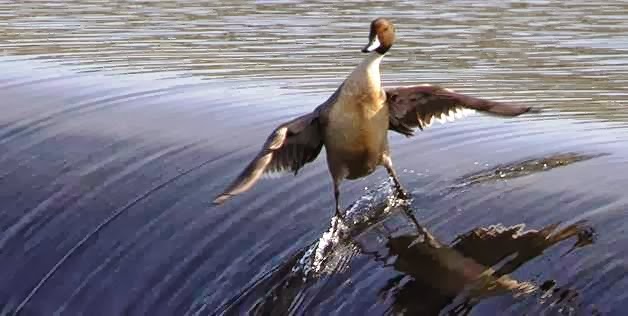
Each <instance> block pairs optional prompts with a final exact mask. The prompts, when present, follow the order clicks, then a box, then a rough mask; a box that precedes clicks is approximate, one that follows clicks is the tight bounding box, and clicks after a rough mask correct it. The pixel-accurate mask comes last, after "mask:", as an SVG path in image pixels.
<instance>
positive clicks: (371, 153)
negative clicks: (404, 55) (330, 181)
mask: <svg viewBox="0 0 628 316" xmlns="http://www.w3.org/2000/svg"><path fill="white" fill-rule="evenodd" d="M382 57H383V56H382V55H379V54H377V53H371V54H370V55H369V56H368V57H367V58H365V59H364V61H363V62H362V63H361V64H360V65H358V66H357V67H356V68H355V69H354V70H353V72H352V73H351V74H350V75H349V76H348V77H347V79H346V80H345V82H344V83H343V85H342V87H341V89H340V91H339V94H338V96H337V98H336V100H335V102H334V103H332V104H331V105H330V106H329V110H328V112H327V113H328V115H327V117H326V118H325V122H326V124H325V125H324V131H323V142H324V144H325V148H326V150H327V153H328V154H327V163H328V165H329V169H330V172H331V174H332V177H334V180H336V181H340V180H342V179H344V178H346V179H357V178H361V177H364V176H366V175H369V174H371V173H372V172H373V171H374V170H375V168H376V167H377V166H378V165H380V164H381V162H382V154H383V153H384V152H387V151H388V121H389V117H388V114H389V113H388V107H387V106H386V93H385V92H384V90H383V89H382V86H381V81H380V73H379V63H380V61H381V59H382Z"/></svg>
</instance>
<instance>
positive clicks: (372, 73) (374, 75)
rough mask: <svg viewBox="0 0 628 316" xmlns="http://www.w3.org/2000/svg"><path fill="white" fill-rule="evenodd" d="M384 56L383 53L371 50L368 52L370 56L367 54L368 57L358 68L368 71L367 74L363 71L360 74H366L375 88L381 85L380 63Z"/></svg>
mask: <svg viewBox="0 0 628 316" xmlns="http://www.w3.org/2000/svg"><path fill="white" fill-rule="evenodd" d="M383 58H384V55H383V54H380V53H378V52H371V53H369V54H368V56H366V58H364V60H363V61H362V63H361V65H360V67H358V69H361V70H362V71H363V72H366V74H364V73H362V74H360V75H366V76H365V77H366V78H368V80H369V81H370V83H371V84H372V85H373V86H374V87H375V88H379V87H380V86H381V81H380V73H379V64H380V63H381V61H382V59H383Z"/></svg>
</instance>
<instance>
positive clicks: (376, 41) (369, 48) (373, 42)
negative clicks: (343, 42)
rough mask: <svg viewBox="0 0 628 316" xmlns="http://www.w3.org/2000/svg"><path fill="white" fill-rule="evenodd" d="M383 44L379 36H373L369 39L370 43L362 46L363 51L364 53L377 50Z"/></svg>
mask: <svg viewBox="0 0 628 316" xmlns="http://www.w3.org/2000/svg"><path fill="white" fill-rule="evenodd" d="M380 45H381V44H380V43H379V38H377V36H373V37H372V38H371V40H370V41H369V43H368V44H366V46H364V48H362V52H363V53H370V52H372V51H374V50H376V49H377V48H378V47H379V46H380Z"/></svg>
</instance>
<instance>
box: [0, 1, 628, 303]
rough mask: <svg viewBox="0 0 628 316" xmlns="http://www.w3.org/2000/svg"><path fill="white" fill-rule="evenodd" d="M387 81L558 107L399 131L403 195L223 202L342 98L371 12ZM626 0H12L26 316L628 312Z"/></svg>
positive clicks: (323, 177)
mask: <svg viewBox="0 0 628 316" xmlns="http://www.w3.org/2000/svg"><path fill="white" fill-rule="evenodd" d="M377 16H388V17H392V18H393V21H394V22H395V23H396V26H397V30H398V36H399V40H398V43H397V44H396V45H395V46H394V48H393V49H392V51H391V53H390V55H389V56H387V57H386V59H385V61H384V64H383V66H382V71H383V76H384V84H385V85H386V86H394V85H410V84H420V83H434V84H441V85H444V86H447V87H450V88H453V89H455V90H457V91H460V92H464V93H468V94H472V95H477V96H482V97H486V98H491V99H495V100H507V101H513V102H519V103H522V104H526V105H534V106H539V107H541V108H543V109H544V111H543V113H541V114H537V115H526V116H522V117H520V118H516V119H509V120H502V119H497V118H493V117H486V116H481V115H474V116H472V117H468V118H466V119H465V120H461V121H457V122H454V123H447V124H445V125H438V124H436V125H435V126H433V127H432V128H430V129H429V130H426V131H425V132H422V133H419V134H418V135H417V136H415V137H413V138H405V137H402V136H399V135H392V136H391V144H392V148H393V158H394V161H395V164H396V167H397V169H398V170H399V172H400V176H401V180H402V181H403V183H404V184H405V186H406V188H407V189H408V190H409V191H410V192H411V193H412V197H413V199H412V201H410V202H407V203H404V202H403V201H399V200H397V199H395V198H394V196H392V193H391V190H390V187H389V185H388V183H387V179H386V177H385V172H383V170H379V171H378V172H377V173H375V174H374V175H372V176H370V177H368V178H366V179H362V180H358V181H352V182H347V183H346V184H345V185H343V188H342V190H343V201H342V202H343V206H344V207H345V208H346V209H347V219H346V221H345V222H343V223H342V224H341V225H340V227H339V229H337V230H332V229H331V223H332V214H333V211H332V206H333V195H332V192H331V184H330V182H331V181H330V179H329V176H328V172H327V170H326V167H325V164H324V153H323V154H322V155H321V157H319V159H318V160H317V161H316V162H314V163H312V164H310V165H308V166H307V167H306V168H304V170H303V171H302V173H300V174H299V176H298V177H292V176H287V177H282V178H279V179H268V180H264V181H262V182H260V183H259V184H258V185H257V186H256V187H255V188H254V189H253V190H251V191H250V192H248V193H247V194H244V195H241V196H238V197H237V198H236V199H233V200H231V201H229V203H227V204H225V205H224V206H221V207H214V206H212V205H211V204H210V201H211V200H212V198H213V197H214V196H215V195H216V194H217V193H219V192H220V191H221V189H223V187H224V186H225V185H226V184H227V183H228V182H229V181H230V180H231V179H232V178H233V177H234V176H235V175H236V174H237V173H238V172H239V171H240V169H241V168H242V167H243V166H244V165H245V163H246V162H247V160H248V159H250V158H251V157H252V155H253V154H254V153H255V152H256V150H257V149H258V148H259V146H260V145H261V142H262V140H263V139H265V137H266V135H267V134H268V133H269V132H270V131H271V130H272V129H273V127H274V126H276V125H277V124H279V123H280V122H282V121H285V120H288V119H289V118H291V117H293V116H295V115H298V114H301V113H305V112H307V111H309V110H311V109H313V108H314V107H315V106H316V105H318V104H319V103H320V102H322V101H324V100H325V99H326V98H327V97H328V96H329V94H331V93H332V92H333V90H334V89H335V87H337V85H338V84H339V83H340V82H341V81H342V80H343V78H344V76H346V74H347V73H348V72H349V71H350V69H351V68H352V67H354V66H355V65H356V64H357V63H358V62H359V60H360V58H362V57H363V55H362V54H360V53H359V49H360V48H361V47H362V46H363V45H364V44H365V42H366V36H367V34H368V29H367V27H368V23H369V22H370V20H371V19H372V18H374V17H377ZM627 17H628V4H625V3H624V2H623V1H606V2H600V1H598V2H596V1H594V2H585V1H569V2H567V1H565V2H549V1H499V2H498V1H489V2H486V1H473V0H471V1H450V2H442V1H423V2H421V3H416V2H413V1H398V2H396V3H394V4H393V3H390V2H384V1H381V2H380V1H372V2H368V3H366V2H361V1H345V2H343V3H337V2H331V1H329V2H328V1H319V2H315V3H312V2H306V1H257V2H253V1H224V2H221V1H217V2H213V4H200V3H197V2H194V1H159V2H135V1H122V2H120V1H118V2H105V1H89V0H82V1H78V0H74V1H65V2H63V3H60V2H59V3H57V2H47V1H27V2H15V1H0V27H1V29H2V32H0V51H1V52H2V54H3V56H2V57H1V58H0V65H1V67H2V73H0V100H2V102H0V113H1V115H0V262H1V267H2V269H0V311H2V312H0V314H5V313H6V314H15V313H17V314H20V315H49V314H60V315H75V314H80V313H89V314H96V315H99V314H102V315H119V314H131V315H136V314H155V315H173V314H176V315H213V314H244V313H250V314H272V315H275V314H313V315H317V314H323V315H344V314H347V313H349V314H369V315H381V314H404V313H405V314H426V315H430V314H438V313H441V314H449V313H452V314H464V313H469V314H472V315H492V314H544V315H555V314H560V315H564V314H567V315H570V314H585V315H586V314H596V313H599V314H609V315H622V311H623V310H624V309H625V307H626V306H628V299H626V295H625V292H626V289H627V288H628V278H627V277H626V271H627V266H626V264H625V262H626V259H627V258H628V253H627V251H626V249H628V247H627V246H628V240H627V239H626V237H625V230H626V227H627V224H626V220H625V215H626V207H627V206H628V198H627V197H626V194H625V187H626V185H627V184H628V173H626V172H624V170H625V169H626V167H628V159H627V158H628V149H627V148H628V146H627V145H628V134H627V133H626V123H627V122H628V111H627V108H626V104H627V101H628V97H627V92H626V91H627V87H628V79H627V78H628V59H627V58H626V54H627V52H628V38H627V37H626V34H628V33H627V31H628V22H626V21H627V20H628V19H627Z"/></svg>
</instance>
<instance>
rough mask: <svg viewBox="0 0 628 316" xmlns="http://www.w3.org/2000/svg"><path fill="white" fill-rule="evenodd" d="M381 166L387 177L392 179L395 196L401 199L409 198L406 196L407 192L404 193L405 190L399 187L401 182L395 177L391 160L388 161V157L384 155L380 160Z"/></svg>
mask: <svg viewBox="0 0 628 316" xmlns="http://www.w3.org/2000/svg"><path fill="white" fill-rule="evenodd" d="M382 164H383V165H384V168H386V171H387V172H388V175H389V176H390V177H391V178H392V179H393V183H394V184H395V189H396V190H397V194H398V195H399V197H400V198H402V199H407V198H409V197H410V195H409V194H408V192H406V190H405V189H404V188H403V186H402V185H401V181H399V176H397V172H396V171H395V168H394V167H393V163H392V159H390V156H389V155H387V154H384V157H383V159H382Z"/></svg>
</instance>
